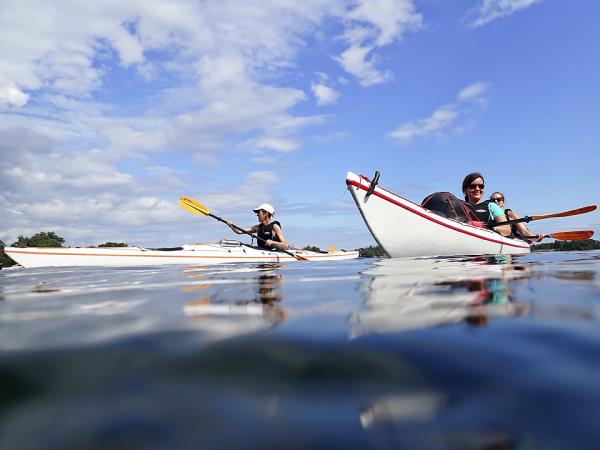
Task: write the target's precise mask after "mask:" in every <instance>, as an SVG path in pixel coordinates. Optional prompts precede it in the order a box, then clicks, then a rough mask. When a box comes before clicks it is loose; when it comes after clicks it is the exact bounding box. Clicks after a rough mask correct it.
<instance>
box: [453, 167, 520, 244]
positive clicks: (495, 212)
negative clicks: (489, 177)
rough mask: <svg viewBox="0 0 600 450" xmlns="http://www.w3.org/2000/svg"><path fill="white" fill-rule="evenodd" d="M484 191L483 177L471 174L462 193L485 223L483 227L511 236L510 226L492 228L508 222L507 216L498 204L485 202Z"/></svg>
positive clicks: (464, 183) (463, 186) (464, 182)
mask: <svg viewBox="0 0 600 450" xmlns="http://www.w3.org/2000/svg"><path fill="white" fill-rule="evenodd" d="M484 189H485V184H484V180H483V175H481V174H480V173H479V172H473V173H470V174H469V175H467V176H466V177H465V179H464V180H463V184H462V191H463V194H465V201H466V202H467V203H469V204H470V205H472V206H473V209H474V211H475V214H477V217H478V218H479V220H480V221H481V222H483V225H484V226H486V227H488V228H491V229H493V230H494V231H496V232H498V233H500V234H501V235H502V236H510V233H511V229H510V225H500V226H498V227H493V226H492V225H493V224H494V223H500V222H506V216H505V215H504V211H502V209H501V208H500V206H498V204H497V203H494V202H491V201H489V200H483V192H484Z"/></svg>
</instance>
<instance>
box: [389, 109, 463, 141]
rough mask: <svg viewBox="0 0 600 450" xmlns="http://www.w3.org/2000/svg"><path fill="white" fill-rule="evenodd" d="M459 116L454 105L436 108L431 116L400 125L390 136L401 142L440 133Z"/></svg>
mask: <svg viewBox="0 0 600 450" xmlns="http://www.w3.org/2000/svg"><path fill="white" fill-rule="evenodd" d="M457 117H458V112H457V111H456V110H455V109H454V108H453V107H452V106H443V107H441V108H438V109H436V110H435V111H434V112H433V113H432V114H431V115H430V116H429V117H425V118H424V119H419V120H416V121H413V122H407V123H405V124H402V125H400V126H399V127H398V128H397V129H396V130H394V131H392V132H391V133H390V134H389V136H390V137H391V138H393V139H397V140H398V141H400V142H404V143H409V142H412V141H413V140H414V139H415V138H418V137H425V136H430V135H436V134H440V133H441V132H442V131H444V130H445V129H447V128H448V127H450V125H452V124H453V123H454V121H455V120H456V118H457Z"/></svg>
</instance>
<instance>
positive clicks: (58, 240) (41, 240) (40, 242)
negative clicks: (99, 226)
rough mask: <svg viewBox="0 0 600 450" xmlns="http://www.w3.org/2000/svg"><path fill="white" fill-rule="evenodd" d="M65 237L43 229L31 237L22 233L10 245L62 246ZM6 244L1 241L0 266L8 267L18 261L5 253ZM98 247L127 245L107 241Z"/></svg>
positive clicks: (21, 246) (22, 246)
mask: <svg viewBox="0 0 600 450" xmlns="http://www.w3.org/2000/svg"><path fill="white" fill-rule="evenodd" d="M64 243H65V239H64V238H63V237H61V236H59V235H57V234H56V233H55V232H54V231H42V232H40V233H36V234H34V235H33V236H31V237H27V236H22V235H20V236H19V237H18V238H17V240H16V241H15V242H13V243H12V244H10V247H20V248H24V247H62V246H63V244H64ZM4 247H6V244H5V243H4V242H3V241H0V267H8V266H12V265H15V264H16V263H15V262H14V261H13V260H12V259H11V258H10V257H9V256H8V255H7V254H6V253H4ZM98 247H127V244H125V243H124V242H105V243H104V244H100V245H98Z"/></svg>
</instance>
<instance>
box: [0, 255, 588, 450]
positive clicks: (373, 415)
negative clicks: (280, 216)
mask: <svg viewBox="0 0 600 450" xmlns="http://www.w3.org/2000/svg"><path fill="white" fill-rule="evenodd" d="M599 416H600V252H597V251H596V252H585V253H574V252H573V253H570V252H562V253H538V254H533V255H530V256H527V257H522V258H516V259H514V260H507V259H500V258H469V259H465V258H454V259H428V260H425V259H424V260H410V261H406V260H380V261H374V260H364V259H361V260H356V261H347V262H340V263H302V262H293V263H288V264H285V265H247V264H245V265H231V266H212V267H160V268H129V269H118V268H114V269H109V268H80V269H77V268H73V269H17V270H2V271H0V448H1V449H66V448H73V449H102V450H106V449H136V448H150V449H224V448H231V449H236V448H243V449H266V448H272V449H287V448H290V449H320V448H323V449H333V448H339V449H346V448H360V449H371V448H372V449H387V448H390V449H392V448H393V449H593V448H600V429H599V427H598V417H599Z"/></svg>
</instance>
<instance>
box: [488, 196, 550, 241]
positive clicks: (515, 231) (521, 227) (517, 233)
mask: <svg viewBox="0 0 600 450" xmlns="http://www.w3.org/2000/svg"><path fill="white" fill-rule="evenodd" d="M490 201H491V202H493V203H496V204H497V205H498V206H499V207H500V209H502V211H504V215H505V216H506V218H507V219H508V220H514V219H520V218H521V217H520V216H519V215H518V214H517V213H516V212H514V211H513V210H512V209H509V208H507V207H506V206H505V197H504V194H503V193H502V192H498V191H496V192H494V193H493V194H492V195H490ZM510 227H511V234H510V237H522V236H535V238H532V239H531V240H532V241H534V242H540V241H541V240H542V239H544V235H543V234H542V233H538V234H533V233H532V232H531V231H530V230H529V228H527V227H526V226H525V224H524V223H522V222H521V223H513V224H511V225H510Z"/></svg>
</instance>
